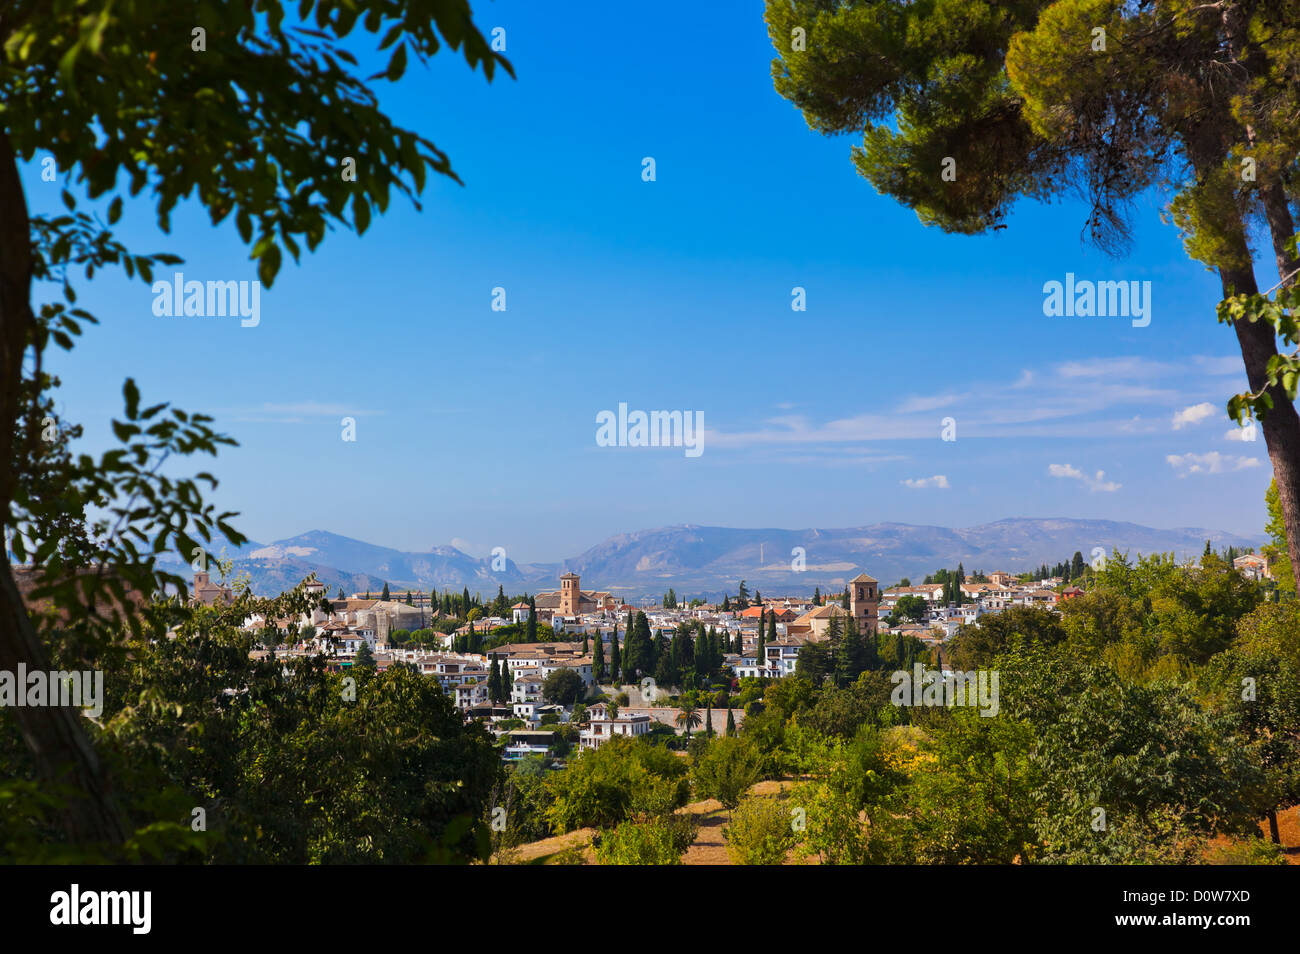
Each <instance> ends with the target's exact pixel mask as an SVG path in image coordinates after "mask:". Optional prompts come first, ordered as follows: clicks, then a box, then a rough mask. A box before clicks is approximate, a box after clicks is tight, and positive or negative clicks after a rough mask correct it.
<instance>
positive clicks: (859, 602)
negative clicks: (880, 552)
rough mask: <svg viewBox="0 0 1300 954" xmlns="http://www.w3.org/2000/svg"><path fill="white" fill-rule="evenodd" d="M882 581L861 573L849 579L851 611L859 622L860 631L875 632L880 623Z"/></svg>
mask: <svg viewBox="0 0 1300 954" xmlns="http://www.w3.org/2000/svg"><path fill="white" fill-rule="evenodd" d="M879 607H880V582H879V581H878V580H875V579H873V578H872V577H869V576H867V574H865V573H859V574H858V575H857V576H855V577H854V578H853V579H851V580H849V612H850V613H851V614H852V615H853V618H854V620H856V621H857V624H858V632H859V633H874V632H876V628H877V626H878V624H879V620H878V611H879Z"/></svg>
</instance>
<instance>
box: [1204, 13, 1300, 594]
mask: <svg viewBox="0 0 1300 954" xmlns="http://www.w3.org/2000/svg"><path fill="white" fill-rule="evenodd" d="M1220 18H1221V21H1222V24H1223V35H1224V38H1225V39H1226V40H1227V48H1228V52H1229V54H1230V57H1231V61H1232V65H1233V66H1234V67H1237V68H1239V70H1240V72H1241V73H1242V74H1243V75H1244V76H1258V75H1261V74H1262V72H1263V64H1262V63H1261V62H1260V54H1259V50H1258V49H1251V48H1249V47H1248V44H1247V42H1246V41H1247V37H1246V29H1247V28H1246V16H1245V11H1244V10H1243V8H1242V6H1241V4H1239V3H1228V4H1225V5H1224V6H1223V7H1222V8H1221V11H1220ZM1242 83H1243V80H1242V78H1241V76H1238V77H1237V82H1236V84H1235V85H1234V87H1230V88H1229V89H1226V90H1224V91H1223V92H1222V95H1231V94H1232V93H1233V92H1234V91H1235V92H1244V88H1243V85H1242ZM1222 108H1223V107H1222V105H1219V106H1218V107H1217V109H1218V110H1222ZM1213 111H1214V107H1212V109H1211V112H1213ZM1242 133H1244V134H1245V136H1246V139H1247V141H1249V142H1251V143H1254V142H1255V138H1256V137H1255V130H1254V129H1253V128H1252V127H1251V126H1250V125H1247V126H1245V128H1244V129H1236V128H1228V127H1225V126H1223V125H1220V124H1215V123H1206V124H1205V125H1203V126H1202V127H1200V128H1199V129H1198V130H1197V131H1196V132H1195V133H1194V134H1193V137H1192V138H1193V140H1194V141H1193V142H1192V143H1190V144H1189V145H1190V147H1191V148H1190V149H1189V152H1190V153H1191V158H1192V163H1193V166H1194V167H1195V168H1196V172H1197V175H1198V177H1203V176H1204V174H1205V173H1206V172H1207V171H1209V170H1210V169H1211V168H1213V167H1214V166H1216V165H1218V164H1219V163H1221V162H1223V161H1224V159H1226V158H1227V156H1228V155H1229V150H1230V146H1231V144H1232V142H1233V141H1235V140H1237V139H1238V138H1239V136H1240V135H1241V134H1242ZM1260 198H1261V200H1262V202H1263V206H1264V217H1265V219H1266V220H1267V221H1268V227H1269V233H1270V236H1271V238H1272V240H1273V254H1274V257H1275V259H1276V261H1277V264H1278V271H1279V273H1280V277H1281V278H1283V279H1284V280H1286V277H1287V272H1289V271H1290V270H1291V269H1292V268H1294V267H1295V262H1294V260H1293V259H1292V257H1291V256H1290V255H1289V254H1287V252H1286V250H1285V248H1284V247H1283V243H1284V242H1285V241H1286V240H1287V239H1288V238H1290V237H1291V233H1292V232H1293V231H1294V227H1293V225H1292V221H1291V210H1290V208H1289V207H1288V206H1287V202H1286V194H1285V192H1284V191H1283V188H1282V185H1281V183H1280V181H1279V180H1278V179H1277V178H1276V177H1275V176H1272V175H1270V176H1269V177H1268V178H1267V179H1266V180H1265V184H1264V185H1263V188H1262V190H1261V193H1260ZM1231 224H1232V225H1233V226H1234V228H1235V231H1236V244H1237V246H1238V248H1237V255H1238V256H1239V258H1240V260H1241V261H1244V262H1250V252H1249V246H1248V244H1247V242H1246V231H1245V224H1244V218H1243V217H1242V216H1238V218H1237V221H1236V222H1234V223H1231ZM1219 277H1220V279H1221V281H1222V283H1223V292H1224V297H1225V298H1226V297H1228V296H1229V295H1234V294H1236V295H1255V294H1258V293H1259V286H1258V285H1257V284H1256V283H1255V272H1254V269H1253V267H1251V266H1249V265H1247V266H1246V267H1244V268H1241V269H1223V268H1220V269H1219ZM1233 328H1234V329H1235V330H1236V332H1237V342H1238V344H1239V345H1240V346H1241V356H1242V358H1243V359H1244V360H1245V362H1246V377H1247V379H1248V380H1249V382H1250V390H1251V391H1252V392H1253V393H1256V394H1258V393H1259V392H1260V391H1261V390H1263V389H1264V385H1265V382H1266V381H1267V380H1268V359H1269V358H1271V357H1272V356H1273V355H1275V354H1277V334H1276V332H1275V331H1274V329H1273V327H1272V326H1271V325H1267V324H1264V323H1261V322H1246V321H1239V322H1237V323H1236V324H1234V325H1233ZM1266 393H1267V394H1268V396H1269V397H1270V398H1272V400H1273V410H1271V411H1269V412H1268V414H1266V415H1265V416H1264V419H1263V420H1262V421H1261V422H1260V424H1261V429H1262V430H1263V431H1264V441H1265V443H1266V444H1267V445H1268V456H1269V460H1270V461H1271V462H1272V464H1273V478H1274V480H1276V481H1277V492H1278V500H1279V503H1280V504H1281V506H1282V520H1283V522H1284V523H1285V524H1286V537H1287V541H1286V542H1287V553H1288V555H1289V556H1290V558H1291V565H1292V566H1293V567H1296V568H1297V572H1300V563H1296V560H1297V559H1300V417H1298V416H1297V414H1296V409H1295V405H1294V404H1293V403H1292V402H1291V400H1290V398H1288V397H1287V395H1286V392H1285V391H1284V390H1283V389H1282V388H1281V387H1280V386H1273V387H1269V388H1268V389H1267V392H1266Z"/></svg>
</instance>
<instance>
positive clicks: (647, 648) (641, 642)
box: [623, 612, 654, 682]
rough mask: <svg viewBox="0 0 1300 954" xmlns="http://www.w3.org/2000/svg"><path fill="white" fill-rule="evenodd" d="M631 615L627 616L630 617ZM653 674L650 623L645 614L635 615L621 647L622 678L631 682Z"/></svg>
mask: <svg viewBox="0 0 1300 954" xmlns="http://www.w3.org/2000/svg"><path fill="white" fill-rule="evenodd" d="M631 615H632V614H630V613H629V614H628V616H629V617H630V616H631ZM653 672H654V649H653V647H652V646H651V642H650V621H649V620H648V619H646V615H645V613H641V612H638V613H637V614H636V622H635V623H633V624H632V626H631V627H630V628H629V630H628V634H627V639H626V641H625V642H624V645H623V678H624V679H625V680H626V681H628V682H631V681H633V680H635V679H636V678H637V677H638V676H641V675H648V674H650V673H653Z"/></svg>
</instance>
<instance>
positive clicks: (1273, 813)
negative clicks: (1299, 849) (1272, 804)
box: [1268, 808, 1282, 845]
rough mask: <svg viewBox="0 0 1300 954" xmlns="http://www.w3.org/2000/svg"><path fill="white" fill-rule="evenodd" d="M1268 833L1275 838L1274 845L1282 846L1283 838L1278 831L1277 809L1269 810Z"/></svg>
mask: <svg viewBox="0 0 1300 954" xmlns="http://www.w3.org/2000/svg"><path fill="white" fill-rule="evenodd" d="M1268 833H1269V834H1270V835H1271V836H1272V837H1273V844H1275V845H1280V844H1282V836H1281V835H1280V834H1278V830H1277V809H1276V808H1270V809H1269V810H1268Z"/></svg>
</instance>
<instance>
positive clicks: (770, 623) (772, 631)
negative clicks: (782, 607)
mask: <svg viewBox="0 0 1300 954" xmlns="http://www.w3.org/2000/svg"><path fill="white" fill-rule="evenodd" d="M767 641H768V642H769V643H774V642H776V610H772V615H771V616H769V617H768V618H767Z"/></svg>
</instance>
